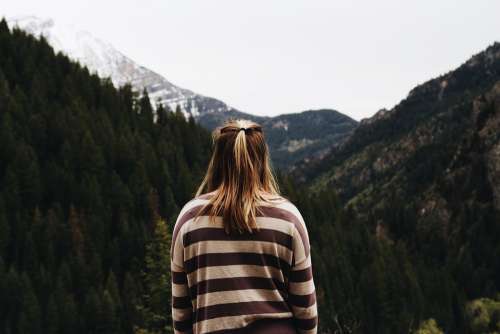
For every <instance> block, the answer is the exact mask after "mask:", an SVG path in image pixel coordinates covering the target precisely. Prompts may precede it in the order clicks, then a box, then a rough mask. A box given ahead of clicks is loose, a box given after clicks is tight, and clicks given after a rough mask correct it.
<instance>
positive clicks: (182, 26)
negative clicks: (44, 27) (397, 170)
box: [0, 0, 500, 120]
mask: <svg viewBox="0 0 500 334" xmlns="http://www.w3.org/2000/svg"><path fill="white" fill-rule="evenodd" d="M25 14H30V15H36V16H40V17H43V18H49V17H51V18H53V19H54V20H55V21H56V22H58V21H60V22H62V23H72V24H74V25H75V26H77V27H79V28H82V29H84V30H88V31H90V32H91V33H93V34H94V35H95V36H97V37H99V38H101V39H104V40H106V41H108V42H110V43H111V44H113V45H114V46H115V47H116V48H117V49H118V50H120V51H122V52H123V53H124V54H126V55H127V56H129V57H130V58H132V59H134V60H135V61H137V62H138V63H140V64H141V65H144V66H146V67H148V68H150V69H152V70H155V71H156V72H158V73H160V74H162V75H164V76H165V77H166V78H167V79H168V80H170V81H171V82H173V83H174V84H177V85H179V86H181V87H185V88H188V89H191V90H193V91H195V92H198V93H201V94H204V95H208V96H213V97H216V98H218V99H221V100H223V101H225V102H227V103H228V104H230V105H231V106H233V107H235V108H237V109H240V110H242V111H245V112H250V113H253V114H259V115H278V114H283V113H292V112H299V111H302V110H306V109H315V108H334V109H337V110H339V111H340V112H342V113H345V114H347V115H349V116H351V117H353V118H355V119H358V120H359V119H361V118H363V117H369V116H371V115H373V113H375V112H376V111H377V110H378V109H380V108H383V107H386V108H391V107H392V106H394V105H395V104H396V103H398V102H399V101H400V100H401V99H402V98H404V97H405V96H406V95H407V93H408V91H409V90H410V89H411V88H413V87H414V86H415V85H417V84H420V83H422V82H424V81H426V80H428V79H430V78H432V77H435V76H437V75H439V74H442V73H444V72H447V71H449V70H451V69H453V68H454V67H456V66H458V65H460V64H461V63H463V62H464V61H465V60H467V59H468V58H469V57H470V56H471V55H472V54H474V53H477V52H479V51H481V50H482V49H484V48H486V47H487V46H488V45H490V44H492V43H493V41H495V40H497V41H500V1H498V0H474V1H470V0H469V1H465V0H464V1H461V0H434V1H428V0H420V1H402V0H399V1H396V0H394V1H392V0H391V1H388V0H384V1H382V0H379V1H373V0H372V1H357V0H346V1H332V0H331V1H326V0H325V1H316V0H300V1H299V0H282V1H281V0H280V1H278V0H266V1H264V0H252V1H242V0H198V1H194V0H175V1H174V0H141V1H139V0H120V1H118V0H100V1H97V0H79V1H74V0H73V1H67V0H66V1H62V0H44V1H40V0H2V5H1V6H0V15H1V16H16V15H25Z"/></svg>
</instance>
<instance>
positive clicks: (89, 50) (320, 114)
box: [8, 16, 357, 170]
mask: <svg viewBox="0 0 500 334" xmlns="http://www.w3.org/2000/svg"><path fill="white" fill-rule="evenodd" d="M8 22H9V25H11V26H17V27H19V28H21V29H23V30H25V31H27V32H29V33H31V34H33V35H35V36H41V35H43V36H44V37H45V38H46V39H47V41H48V42H49V44H50V45H52V46H53V47H54V49H55V50H56V51H62V52H63V53H65V54H66V55H68V56H69V57H70V58H72V59H74V60H77V61H79V62H80V63H81V64H82V65H85V66H87V67H88V68H89V70H90V71H92V72H96V73H97V74H98V75H99V76H100V77H109V78H111V80H112V82H113V84H114V85H115V86H116V87H120V86H123V85H124V84H126V83H131V85H132V87H133V88H134V90H135V91H137V92H142V91H143V89H146V90H147V91H148V95H149V97H150V99H151V101H152V102H160V103H162V104H163V105H165V106H168V107H169V108H170V109H171V110H175V109H176V107H177V106H180V108H181V111H182V112H183V114H184V116H185V117H186V118H188V116H189V115H192V116H193V117H194V119H195V121H196V122H198V123H199V124H201V125H202V126H204V127H205V128H207V129H209V130H213V129H214V128H215V127H216V126H217V125H220V124H221V123H222V122H223V121H224V120H226V119H228V118H236V117H238V118H245V119H252V120H254V121H257V122H260V123H261V124H262V125H263V126H264V127H265V129H266V131H267V132H266V135H267V139H268V142H269V148H270V151H271V157H272V159H273V163H274V165H275V166H276V167H277V168H279V169H282V170H286V169H288V168H289V167H290V166H292V164H293V163H295V162H297V161H300V160H301V159H304V158H315V157H321V156H322V155H323V154H324V151H325V150H327V149H328V148H331V147H332V146H335V145H337V144H338V143H339V142H341V141H342V140H343V139H344V138H345V137H346V136H347V135H348V134H349V133H350V132H351V130H352V129H354V128H355V127H356V125H357V121H355V120H353V119H351V118H350V117H348V116H346V115H343V114H341V113H339V112H338V111H335V110H326V109H325V110H317V111H305V112H302V113H295V114H286V115H280V116H276V117H266V116H257V115H252V114H249V113H244V112H241V111H239V110H236V109H234V108H232V107H230V106H228V105H227V104H225V103H224V102H222V101H219V100H217V99H214V98H211V97H207V96H203V95H200V94H196V93H194V92H192V91H190V90H188V89H184V88H180V87H178V86H176V85H174V84H172V83H171V82H169V81H168V80H167V79H165V78H164V77H163V76H161V75H160V74H158V73H156V72H154V71H152V70H150V69H148V68H146V67H144V66H141V65H139V64H137V63H136V62H134V61H133V60H131V59H130V58H128V57H127V56H125V55H124V54H123V53H121V52H120V51H118V50H116V49H115V48H114V47H113V46H112V45H111V44H110V43H107V42H105V41H102V40H101V39H98V38H96V37H94V36H93V35H92V34H91V33H89V32H87V31H82V30H78V29H77V28H75V27H73V26H71V25H60V24H56V22H54V21H53V20H51V19H40V18H38V17H34V16H24V17H18V18H11V19H9V20H8Z"/></svg>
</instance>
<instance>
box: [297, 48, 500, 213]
mask: <svg viewBox="0 0 500 334" xmlns="http://www.w3.org/2000/svg"><path fill="white" fill-rule="evenodd" d="M499 86H500V44H499V43H495V44H494V45H492V46H490V47H489V48H488V49H487V50H485V51H484V52H482V53H479V54H477V55H475V56H473V57H472V58H471V59H470V60H469V61H467V62H466V63H464V64H463V65H462V66H460V67H459V68H457V69H456V70H454V71H451V72H449V73H447V74H444V75H441V76H439V77H438V78H435V79H433V80H430V81H428V82H426V83H424V84H422V85H420V86H418V87H416V88H415V89H413V90H412V91H411V92H410V93H409V95H408V97H407V98H405V99H404V100H402V101H401V102H400V103H399V104H398V105H397V106H395V107H394V108H393V109H391V110H381V111H379V112H378V113H377V114H375V115H374V116H373V117H372V118H370V119H365V120H363V121H361V122H360V125H359V127H358V128H357V129H356V130H355V131H354V133H353V135H352V136H351V137H350V138H348V139H347V140H346V141H345V142H344V143H343V144H342V145H340V146H339V147H337V148H335V149H334V150H333V151H332V152H330V153H329V155H328V156H327V157H325V158H324V159H322V160H321V161H320V162H314V163H312V164H308V165H307V168H304V167H305V166H302V169H301V168H299V170H298V171H297V173H298V174H302V176H305V178H306V179H308V180H309V182H310V183H311V184H312V188H313V189H320V188H323V187H333V188H335V189H336V190H337V191H338V192H339V194H340V196H341V197H342V198H343V199H344V200H345V202H346V203H349V204H353V205H355V206H356V207H359V208H360V209H362V208H373V207H376V206H377V205H382V204H383V203H380V202H379V200H380V198H382V197H383V195H384V194H387V193H389V192H391V191H396V192H398V193H400V195H402V196H414V195H416V194H418V195H420V197H421V201H419V203H420V208H421V209H422V210H421V211H420V212H422V214H424V212H425V214H430V213H431V212H432V211H433V209H437V208H438V207H440V206H443V207H446V205H445V203H446V200H445V199H443V198H442V195H441V194H440V191H439V190H438V189H439V187H440V186H441V187H445V185H446V184H447V183H448V182H458V179H460V178H464V177H465V176H467V175H469V176H471V175H470V173H472V172H478V171H479V170H480V171H482V172H484V173H485V175H484V177H485V180H484V181H485V184H484V186H486V187H489V188H491V190H492V192H493V194H494V196H495V203H497V208H498V209H500V206H498V203H499V201H500V197H499V196H500V192H499V186H500V182H499V178H498V172H499V170H500V161H499V159H498V153H499V150H500V141H499V140H500V131H499V130H500V127H499V119H500V115H499V114H500V112H499V108H500V106H499V103H498V98H499V96H500V94H499ZM474 168H476V169H478V170H475V169H474ZM300 171H301V172H300ZM453 180H455V181H453ZM466 181H467V179H464V180H463V182H466ZM460 182H462V181H460ZM471 191H472V189H471ZM440 214H441V215H445V216H447V215H448V214H446V213H445V212H444V211H443V212H441V213H440Z"/></svg>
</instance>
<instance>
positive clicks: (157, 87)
mask: <svg viewBox="0 0 500 334" xmlns="http://www.w3.org/2000/svg"><path fill="white" fill-rule="evenodd" d="M8 23H9V25H10V26H17V27H19V28H21V29H23V30H25V31H27V32H29V33H31V34H33V35H35V36H41V35H43V36H44V37H45V38H46V39H47V41H48V42H49V44H50V45H51V46H52V47H53V48H54V49H55V51H62V52H63V53H65V54H66V55H68V56H69V57H70V58H72V59H75V60H77V61H79V62H80V63H81V64H83V65H85V66H87V67H88V68H89V70H90V71H92V72H96V73H97V74H98V75H99V76H100V77H103V78H104V77H109V78H111V80H112V81H113V83H114V84H115V86H117V87H120V86H122V85H124V84H126V83H130V84H131V85H132V87H133V88H135V89H136V90H137V91H138V92H142V91H143V89H144V88H146V90H147V91H148V94H149V97H150V99H151V101H152V102H154V103H156V102H160V103H162V104H163V105H164V106H168V107H170V109H172V110H175V109H176V107H177V106H180V108H181V111H182V112H183V113H184V114H185V116H186V118H187V117H188V116H189V115H193V116H195V117H196V116H198V115H201V114H204V113H211V112H226V111H231V110H234V109H233V108H231V107H230V106H228V105H227V104H226V103H224V102H222V101H219V100H217V99H214V98H211V97H207V96H203V95H200V94H197V93H194V92H192V91H190V90H188V89H185V88H181V87H178V86H176V85H174V84H173V83H171V82H170V81H168V80H167V79H165V78H164V77H163V76H161V75H160V74H158V73H156V72H154V71H152V70H150V69H148V68H146V67H144V66H141V65H139V64H137V63H136V62H135V61H133V60H132V59H130V58H129V57H127V56H126V55H124V54H123V53H121V52H120V51H118V50H116V49H115V48H114V47H113V46H112V45H111V44H110V43H107V42H105V41H103V40H101V39H99V38H97V37H95V36H93V35H92V34H91V33H89V32H87V31H83V30H79V29H77V28H75V27H74V26H72V25H61V24H57V23H56V22H55V21H54V20H52V19H41V18H39V17H35V16H21V17H15V18H9V19H8Z"/></svg>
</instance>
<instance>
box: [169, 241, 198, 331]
mask: <svg viewBox="0 0 500 334" xmlns="http://www.w3.org/2000/svg"><path fill="white" fill-rule="evenodd" d="M183 253H184V250H183V245H182V233H177V234H176V235H175V239H172V245H171V250H170V255H171V256H170V272H171V282H172V300H171V307H172V322H173V327H174V333H175V334H181V333H192V332H193V330H192V326H193V307H192V304H191V296H190V293H189V286H188V280H187V274H186V272H185V270H184V265H183V256H184V255H183Z"/></svg>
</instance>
